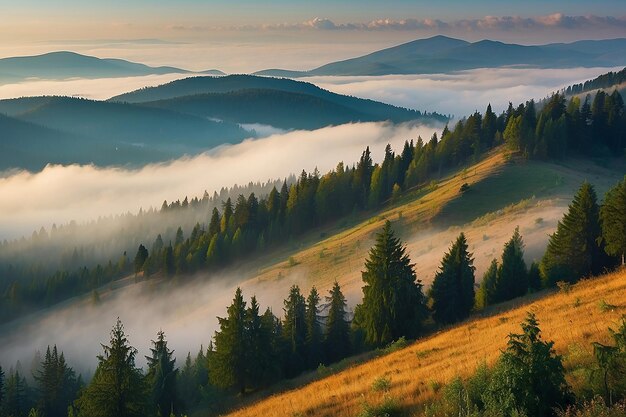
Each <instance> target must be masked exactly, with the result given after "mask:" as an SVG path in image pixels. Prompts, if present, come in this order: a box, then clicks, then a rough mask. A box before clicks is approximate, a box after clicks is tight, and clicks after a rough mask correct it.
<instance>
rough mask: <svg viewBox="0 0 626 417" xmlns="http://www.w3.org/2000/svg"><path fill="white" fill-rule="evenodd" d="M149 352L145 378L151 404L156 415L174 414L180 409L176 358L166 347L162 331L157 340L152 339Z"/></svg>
mask: <svg viewBox="0 0 626 417" xmlns="http://www.w3.org/2000/svg"><path fill="white" fill-rule="evenodd" d="M150 353H151V354H150V356H146V360H147V362H148V375H147V376H146V380H147V384H148V388H149V390H150V394H151V399H152V405H153V407H154V409H155V410H156V414H157V415H161V416H168V415H170V413H174V414H176V413H178V412H179V410H180V404H179V400H178V392H177V389H176V381H177V379H178V369H177V368H176V358H173V357H172V354H173V353H174V352H173V351H172V350H169V349H168V347H167V340H165V333H163V331H159V332H158V333H157V340H153V341H152V347H151V348H150Z"/></svg>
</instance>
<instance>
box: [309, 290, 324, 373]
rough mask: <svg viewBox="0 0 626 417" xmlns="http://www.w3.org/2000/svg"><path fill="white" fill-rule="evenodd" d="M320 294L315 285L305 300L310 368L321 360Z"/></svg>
mask: <svg viewBox="0 0 626 417" xmlns="http://www.w3.org/2000/svg"><path fill="white" fill-rule="evenodd" d="M319 303H320V296H319V294H318V293H317V289H316V288H315V287H311V291H310V292H309V296H308V297H307V300H306V356H307V364H308V366H309V367H310V368H313V367H316V366H317V365H319V364H320V363H322V362H323V354H322V351H323V347H322V328H321V326H320V319H319Z"/></svg>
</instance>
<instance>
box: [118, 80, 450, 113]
mask: <svg viewBox="0 0 626 417" xmlns="http://www.w3.org/2000/svg"><path fill="white" fill-rule="evenodd" d="M243 90H257V91H267V92H269V91H278V92H284V93H293V94H298V95H299V96H298V97H303V98H304V97H306V96H308V97H309V98H307V100H309V101H310V100H312V98H317V99H320V100H323V102H328V103H332V104H335V105H337V106H343V107H346V108H348V109H350V111H351V112H356V113H358V114H361V115H363V114H364V115H367V116H368V117H369V118H371V119H373V120H392V121H396V120H397V121H406V120H425V121H428V120H436V121H445V120H447V119H446V117H444V116H442V115H439V114H437V113H426V112H422V111H418V110H411V109H405V108H402V107H397V106H393V105H390V104H386V103H381V102H377V101H374V100H368V99H361V98H357V97H352V96H346V95H341V94H336V93H333V92H330V91H328V90H324V89H322V88H320V87H317V86H316V85H314V84H311V83H307V82H303V81H295V80H290V79H286V78H274V77H260V76H255V75H243V74H241V75H228V76H225V77H191V78H185V79H182V80H177V81H172V82H170V83H167V84H163V85H160V86H157V87H147V88H142V89H139V90H136V91H132V92H129V93H126V94H122V95H119V96H115V97H112V98H111V99H109V101H116V102H129V103H147V102H155V101H162V100H168V99H174V98H181V97H185V96H196V95H203V94H224V97H230V100H233V97H237V96H236V95H233V93H235V92H241V91H243ZM226 93H230V95H229V94H226ZM285 97H290V96H289V95H285ZM291 97H295V96H291ZM242 104H244V103H242Z"/></svg>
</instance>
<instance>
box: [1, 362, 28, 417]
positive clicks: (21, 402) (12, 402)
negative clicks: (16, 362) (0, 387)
mask: <svg viewBox="0 0 626 417" xmlns="http://www.w3.org/2000/svg"><path fill="white" fill-rule="evenodd" d="M29 409H30V404H29V401H28V384H27V383H26V378H24V377H23V376H22V375H20V372H19V371H18V370H17V369H16V370H14V371H13V372H10V373H9V376H8V378H7V380H6V386H5V392H4V403H3V409H2V411H3V413H4V415H5V416H7V417H26V416H27V415H28V410H29Z"/></svg>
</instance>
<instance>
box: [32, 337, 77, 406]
mask: <svg viewBox="0 0 626 417" xmlns="http://www.w3.org/2000/svg"><path fill="white" fill-rule="evenodd" d="M34 378H35V382H36V383H37V390H38V392H39V410H41V412H42V413H43V415H45V416H46V417H64V416H65V415H66V413H67V407H68V406H69V405H71V404H72V401H73V400H74V398H75V397H76V393H77V391H78V388H79V387H78V381H77V379H76V376H75V374H74V371H73V370H72V369H71V368H69V367H68V366H67V364H66V363H65V357H64V356H63V353H61V354H60V355H59V353H58V351H57V347H56V346H54V347H53V348H52V349H50V346H48V348H47V349H46V354H45V356H44V360H43V361H42V362H41V365H40V369H39V370H38V371H37V372H36V373H35V374H34Z"/></svg>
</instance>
